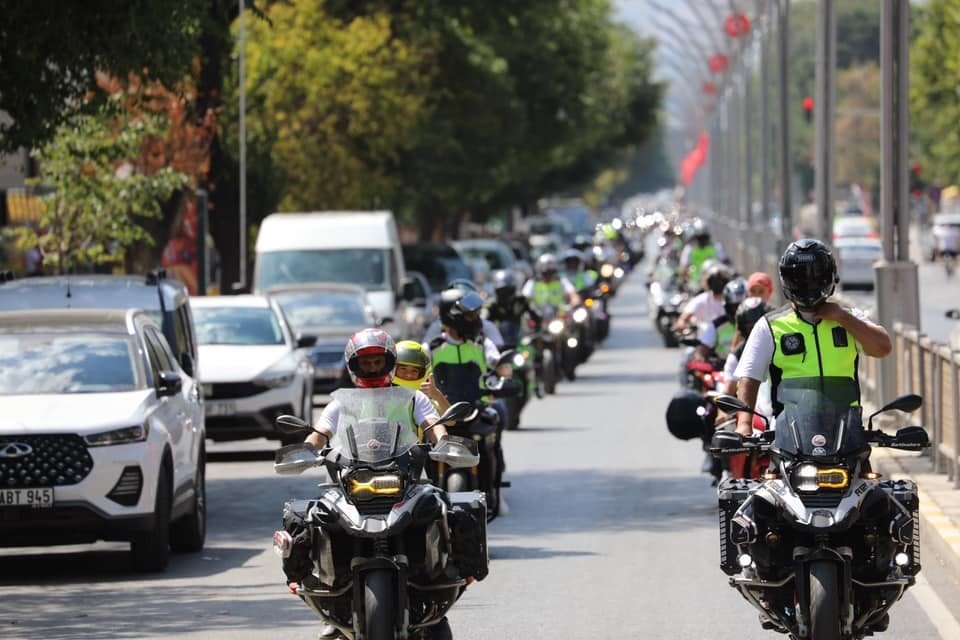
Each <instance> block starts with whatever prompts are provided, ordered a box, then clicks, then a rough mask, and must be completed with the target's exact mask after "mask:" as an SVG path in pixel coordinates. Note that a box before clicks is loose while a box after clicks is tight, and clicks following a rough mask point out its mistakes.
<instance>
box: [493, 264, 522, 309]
mask: <svg viewBox="0 0 960 640" xmlns="http://www.w3.org/2000/svg"><path fill="white" fill-rule="evenodd" d="M493 291H494V293H495V294H496V296H497V302H499V303H500V304H503V305H507V304H510V303H511V302H512V301H513V299H514V298H515V297H516V295H517V279H516V277H515V276H514V275H513V272H512V271H507V270H506V269H499V270H497V271H494V272H493Z"/></svg>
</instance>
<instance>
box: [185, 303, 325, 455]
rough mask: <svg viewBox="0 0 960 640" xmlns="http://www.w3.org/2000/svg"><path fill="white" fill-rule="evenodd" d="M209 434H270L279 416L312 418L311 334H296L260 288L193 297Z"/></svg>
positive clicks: (277, 435) (277, 434)
mask: <svg viewBox="0 0 960 640" xmlns="http://www.w3.org/2000/svg"><path fill="white" fill-rule="evenodd" d="M190 307H191V309H192V311H193V320H194V325H195V326H196V330H197V343H198V344H199V346H200V361H201V362H202V363H203V390H204V397H205V399H206V417H207V435H208V436H210V437H211V438H213V439H214V440H239V439H244V438H258V437H269V438H278V439H285V438H284V436H283V435H282V434H280V432H278V431H277V430H276V425H275V421H276V418H277V416H280V415H283V414H289V415H294V416H297V417H298V418H301V419H303V420H307V421H310V420H311V418H312V414H313V374H314V372H313V366H312V365H311V364H310V360H309V358H308V353H307V350H308V348H309V347H312V346H313V345H314V343H315V342H316V336H294V334H293V331H292V330H291V328H290V324H289V323H288V322H287V319H286V317H285V316H284V314H283V311H282V310H281V309H280V306H279V305H278V304H277V302H276V301H274V300H271V299H269V298H267V297H265V296H260V295H240V296H206V297H204V296H200V297H193V298H190Z"/></svg>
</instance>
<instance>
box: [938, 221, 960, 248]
mask: <svg viewBox="0 0 960 640" xmlns="http://www.w3.org/2000/svg"><path fill="white" fill-rule="evenodd" d="M933 237H934V238H936V239H937V251H952V252H954V253H957V252H958V251H960V227H957V226H955V225H952V224H948V225H942V226H936V227H934V228H933Z"/></svg>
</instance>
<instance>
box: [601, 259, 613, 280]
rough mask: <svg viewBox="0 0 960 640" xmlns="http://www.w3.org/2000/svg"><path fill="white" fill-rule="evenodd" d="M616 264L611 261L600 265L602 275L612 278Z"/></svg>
mask: <svg viewBox="0 0 960 640" xmlns="http://www.w3.org/2000/svg"><path fill="white" fill-rule="evenodd" d="M613 271H614V266H613V265H612V264H610V263H609V262H608V263H607V264H605V265H603V266H602V267H600V275H601V276H603V277H604V278H610V277H612V276H613Z"/></svg>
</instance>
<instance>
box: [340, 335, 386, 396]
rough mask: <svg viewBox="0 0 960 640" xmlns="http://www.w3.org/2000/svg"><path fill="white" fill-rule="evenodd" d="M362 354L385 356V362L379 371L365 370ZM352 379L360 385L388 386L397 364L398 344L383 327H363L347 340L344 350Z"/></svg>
mask: <svg viewBox="0 0 960 640" xmlns="http://www.w3.org/2000/svg"><path fill="white" fill-rule="evenodd" d="M360 356H384V359H385V362H384V365H383V367H382V368H380V369H379V370H377V371H370V372H365V371H364V370H363V369H361V368H360ZM343 359H344V360H345V361H346V363H347V372H348V373H349V374H350V379H351V380H352V381H353V384H355V385H356V386H358V387H362V388H373V387H388V386H390V381H391V380H392V379H393V370H394V368H395V367H396V365H397V346H396V345H395V344H394V343H393V338H391V337H390V334H388V333H387V332H386V331H383V330H381V329H363V330H362V331H357V332H356V333H355V334H353V335H352V336H350V339H349V340H347V346H346V348H345V349H344V350H343Z"/></svg>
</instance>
